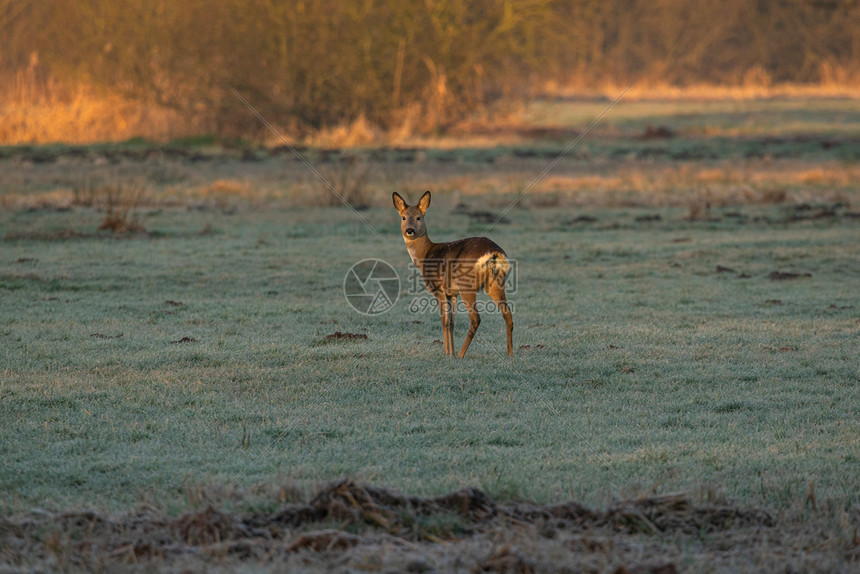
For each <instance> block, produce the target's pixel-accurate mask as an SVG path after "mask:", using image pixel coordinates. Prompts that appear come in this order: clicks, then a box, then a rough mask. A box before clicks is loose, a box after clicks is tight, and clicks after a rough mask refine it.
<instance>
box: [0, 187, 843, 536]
mask: <svg viewBox="0 0 860 574" xmlns="http://www.w3.org/2000/svg"><path fill="white" fill-rule="evenodd" d="M410 199H413V200H414V198H410ZM440 199H442V201H440V202H439V203H437V204H435V205H434V209H431V211H430V212H428V218H429V219H428V226H429V228H430V231H431V237H432V238H433V239H434V240H437V241H440V240H447V239H453V238H455V237H462V236H467V235H470V234H476V233H480V232H481V231H483V228H484V226H483V225H482V224H478V223H475V222H470V221H469V219H468V218H467V217H465V216H463V215H457V214H452V213H450V211H449V210H448V208H447V206H446V198H445V197H444V195H443V196H442V197H441V198H440ZM739 209H740V210H741V211H747V212H749V213H750V214H753V213H755V214H765V215H767V216H768V217H770V221H771V222H770V223H769V222H766V221H764V220H761V221H758V222H754V221H753V220H752V219H750V220H747V221H746V222H744V221H742V220H741V219H739V218H733V217H724V218H722V219H721V220H720V221H709V222H687V221H685V220H684V217H685V216H686V215H687V213H686V211H685V210H671V209H661V210H647V213H654V212H659V213H660V214H661V215H662V219H661V220H660V221H657V222H652V223H642V222H637V221H636V220H635V217H636V216H637V215H641V213H642V212H641V211H637V210H610V209H606V210H602V209H592V210H587V211H585V212H584V211H582V210H576V211H574V210H562V209H546V210H519V209H514V210H513V211H511V212H510V213H509V214H508V215H507V217H508V218H509V219H510V220H511V223H509V224H507V225H500V226H497V227H496V228H495V229H493V230H492V232H491V233H490V236H491V237H492V238H493V239H495V240H496V241H497V242H498V243H499V244H501V245H502V246H504V247H505V249H506V250H507V252H508V254H509V255H510V256H511V257H513V258H515V259H517V261H518V265H519V285H518V290H517V292H516V293H515V294H513V295H512V296H511V300H512V301H513V302H514V305H515V314H514V322H515V330H514V341H515V349H516V351H515V356H514V357H513V358H512V359H509V358H507V357H505V356H504V334H503V322H502V320H501V317H499V316H494V315H485V316H484V317H483V319H484V320H483V323H482V325H481V328H480V330H479V332H478V335H477V337H476V339H475V341H474V342H473V344H472V347H471V348H470V350H469V354H468V355H467V357H466V359H465V360H462V361H456V360H451V359H448V358H446V357H444V356H443V354H442V349H441V345H439V344H436V343H434V340H436V339H440V338H441V327H440V324H439V319H438V315H437V314H436V313H435V312H434V313H425V314H422V315H415V314H412V313H410V312H409V310H408V307H409V301H410V300H411V296H409V295H408V294H407V293H406V292H405V289H406V286H405V284H404V287H403V293H402V297H401V299H400V300H399V301H398V303H397V304H396V305H395V307H394V308H393V309H391V310H390V311H388V312H387V313H385V314H382V315H378V316H363V315H360V314H358V313H356V312H354V311H353V310H352V309H351V307H350V306H349V305H348V303H347V301H346V299H345V297H344V296H343V293H342V285H343V280H344V276H345V274H346V272H347V270H348V269H349V268H350V266H351V265H352V264H353V263H355V262H357V261H359V260H362V259H366V258H372V257H376V258H380V259H383V260H385V261H388V262H389V263H391V264H392V265H393V266H394V267H395V268H396V269H397V270H398V272H399V273H400V275H401V278H404V277H405V276H406V265H407V261H408V256H407V254H406V251H405V248H404V247H403V244H402V240H401V239H400V238H399V235H398V223H397V221H396V217H395V214H394V212H393V210H391V209H371V210H368V211H365V212H363V214H362V215H363V217H365V218H366V219H367V220H368V222H369V223H370V224H371V225H372V226H373V227H374V228H375V229H376V230H377V231H378V232H379V233H380V234H381V235H382V236H383V237H384V239H385V242H382V241H380V240H379V239H378V238H377V237H375V236H374V235H373V234H372V233H370V232H369V231H368V230H367V228H366V227H364V225H363V224H362V223H361V222H359V221H358V220H357V219H356V218H355V217H354V216H353V215H352V214H351V213H350V212H348V211H347V210H345V209H331V208H318V209H311V208H289V209H287V208H271V209H260V208H254V207H252V206H248V207H245V208H242V209H239V210H238V211H237V212H236V213H234V214H233V215H225V214H223V213H222V212H221V211H218V210H215V209H209V210H206V209H202V210H196V211H187V210H185V209H174V208H164V209H161V210H159V211H153V212H144V217H143V224H144V226H145V227H146V229H147V230H149V231H150V235H148V236H138V237H131V238H121V239H116V238H113V237H112V236H110V235H92V236H89V237H84V238H78V239H65V240H59V239H52V235H51V234H52V233H55V232H56V231H58V230H59V231H61V230H68V229H73V230H78V231H81V232H84V233H87V234H92V233H93V232H94V231H95V228H96V227H97V225H98V221H99V220H100V217H101V214H99V213H97V212H95V211H93V210H90V209H86V208H77V207H76V208H73V209H72V210H70V211H60V212H57V211H52V210H35V211H11V210H6V211H3V212H2V213H0V234H2V236H5V237H6V238H7V239H6V240H4V241H3V242H2V243H0V299H2V306H0V437H2V438H0V461H2V462H0V490H2V491H3V492H6V493H8V494H7V496H6V497H5V498H4V501H3V503H2V505H3V508H4V509H5V510H6V511H15V510H17V509H20V508H31V507H42V508H52V509H53V508H67V507H70V506H90V507H97V508H105V509H108V510H118V509H126V508H128V507H129V506H131V505H134V504H136V503H139V502H141V501H150V502H155V503H157V504H159V505H161V506H162V507H164V508H165V509H167V510H169V511H171V512H176V511H180V510H183V509H186V508H187V507H189V506H193V505H194V503H195V500H197V499H196V498H195V497H194V496H192V495H191V494H190V493H192V492H194V491H195V489H196V488H199V487H201V485H202V487H203V488H213V489H223V490H224V491H225V492H232V493H233V500H234V502H235V504H237V505H239V506H246V507H253V506H254V505H257V504H263V505H265V504H275V502H274V501H272V500H270V499H266V497H265V496H263V495H262V494H255V493H262V492H269V490H267V489H269V487H270V486H272V485H277V484H282V483H295V484H299V485H303V484H304V485H311V484H315V483H317V482H319V481H325V480H329V479H333V478H337V477H341V476H344V475H349V476H353V477H356V478H358V479H361V480H366V481H370V482H374V483H378V484H384V485H387V486H390V487H394V488H398V489H402V490H404V491H408V492H411V493H415V494H438V493H443V492H446V491H449V490H451V489H454V488H458V487H460V486H463V485H474V486H478V487H480V488H482V489H484V490H486V491H487V492H488V493H489V494H490V495H491V496H496V497H499V498H501V499H508V500H510V499H516V498H531V499H536V500H540V501H550V500H561V499H567V498H574V499H577V500H579V501H582V502H585V503H596V504H600V503H603V502H605V501H606V500H607V499H608V498H610V497H613V496H626V495H631V494H635V493H637V492H643V491H648V490H650V489H656V490H658V491H661V492H666V491H671V490H675V489H688V488H696V487H699V486H702V485H704V486H706V487H708V488H716V489H718V490H720V491H722V492H725V493H726V494H727V495H729V496H730V497H732V498H735V499H737V500H741V501H744V502H749V503H760V504H766V505H770V506H775V507H797V506H798V505H799V506H801V507H802V505H803V503H804V500H805V497H806V494H807V492H808V488H809V486H808V485H809V483H814V485H815V491H816V493H817V496H818V499H819V501H821V500H826V499H829V500H831V501H833V504H838V505H843V504H851V503H857V502H858V501H860V454H858V453H860V451H858V443H857V437H858V436H860V363H858V360H857V357H858V349H860V324H858V321H860V300H858V293H860V252H858V250H857V247H856V246H857V245H858V240H860V231H858V226H857V221H856V219H849V218H835V219H834V218H825V219H820V220H804V221H795V222H790V221H788V220H787V219H786V218H785V214H786V208H785V207H782V206H777V207H772V208H767V207H743V208H739ZM724 211H728V209H726V210H719V209H716V210H712V216H720V215H722V213H723V212H724ZM732 211H738V209H732ZM583 213H586V214H589V215H592V216H594V217H595V218H596V221H594V222H591V223H582V224H571V223H569V222H570V221H571V220H573V218H574V217H577V216H579V215H582V214H583ZM34 230H35V231H39V232H40V233H41V235H38V236H33V237H32V238H27V237H28V236H27V235H26V233H28V232H33V231H34ZM718 265H719V266H724V267H729V268H732V269H733V270H734V271H733V272H722V273H718V272H717V271H716V268H717V266H718ZM775 270H779V271H790V272H798V273H811V277H800V278H797V279H794V280H788V281H773V280H770V279H769V274H770V273H771V272H772V271H775ZM741 275H744V276H748V277H741ZM457 320H458V323H457V331H456V335H455V336H456V340H457V342H460V341H462V337H463V334H464V330H465V325H466V318H465V316H463V315H462V314H461V315H458V318H457ZM334 331H342V332H344V331H345V332H352V333H363V334H366V335H367V336H368V339H367V340H359V341H340V342H326V341H325V336H326V335H327V334H330V333H332V332H334ZM183 338H190V339H194V341H192V342H188V341H186V342H178V341H182V340H183ZM521 345H523V346H524V345H528V346H529V348H525V349H520V348H519V347H520V346H521ZM539 345H542V347H539ZM432 527H433V528H436V526H432ZM443 527H445V526H444V525H442V526H439V528H443ZM428 528H429V527H428Z"/></svg>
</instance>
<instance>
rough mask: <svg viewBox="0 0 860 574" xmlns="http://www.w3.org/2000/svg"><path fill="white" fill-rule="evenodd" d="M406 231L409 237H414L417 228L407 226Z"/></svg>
mask: <svg viewBox="0 0 860 574" xmlns="http://www.w3.org/2000/svg"><path fill="white" fill-rule="evenodd" d="M405 233H406V235H407V236H408V237H412V236H413V235H415V230H414V229H412V228H411V227H407V228H406V232H405Z"/></svg>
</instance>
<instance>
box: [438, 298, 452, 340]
mask: <svg viewBox="0 0 860 574" xmlns="http://www.w3.org/2000/svg"><path fill="white" fill-rule="evenodd" d="M436 303H437V305H438V306H439V318H440V319H442V348H443V349H444V352H445V354H446V355H450V354H451V353H450V352H449V350H448V349H449V348H450V346H451V343H450V340H449V337H448V319H449V316H448V301H447V298H446V297H445V295H443V294H439V295H437V296H436Z"/></svg>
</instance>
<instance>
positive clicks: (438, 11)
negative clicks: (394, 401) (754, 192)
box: [0, 0, 860, 142]
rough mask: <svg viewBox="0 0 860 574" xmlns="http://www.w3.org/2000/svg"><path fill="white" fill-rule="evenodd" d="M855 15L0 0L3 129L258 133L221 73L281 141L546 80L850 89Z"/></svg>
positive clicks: (730, 7)
mask: <svg viewBox="0 0 860 574" xmlns="http://www.w3.org/2000/svg"><path fill="white" fill-rule="evenodd" d="M857 21H860V4H858V3H856V2H786V3H758V4H754V5H751V4H750V3H749V2H746V1H745V0H716V1H714V2H708V3H705V4H702V3H699V2H695V1H694V0H671V1H669V0H660V1H656V2H655V1H645V0H634V1H632V2H631V1H629V0H578V1H574V0H564V1H562V0H518V1H516V2H513V1H510V0H467V1H459V0H458V1H455V0H405V1H404V0H376V1H375V2H341V1H338V0H319V1H315V2H303V1H298V0H295V1H289V2H271V1H269V0H223V1H221V2H211V1H209V0H184V1H183V2H174V3H168V2H152V1H151V0H127V1H125V2H111V1H110V0H80V1H77V2H67V1H64V0H43V1H40V2H33V3H23V4H22V3H16V2H6V3H2V4H0V38H2V40H0V78H2V79H3V80H4V83H5V84H6V85H11V84H12V83H15V82H17V84H16V86H17V88H16V89H11V90H4V93H3V94H0V141H6V142H10V141H28V140H31V141H44V140H45V139H51V137H54V138H59V139H65V138H67V139H70V140H74V141H93V140H96V139H106V138H109V139H121V138H124V137H126V136H128V135H131V134H133V135H146V136H148V137H154V138H165V137H172V136H174V135H177V134H178V133H205V132H208V133H218V134H223V135H231V136H242V137H256V136H260V135H262V132H263V131H264V130H265V128H263V127H262V126H261V124H260V122H259V121H258V119H257V118H256V117H255V116H254V115H253V114H251V113H249V112H248V110H247V109H246V108H245V107H244V106H243V104H242V103H241V102H240V101H238V99H237V98H236V97H235V96H234V94H233V93H232V92H231V90H230V89H229V87H228V85H229V86H233V87H235V88H236V89H237V90H238V91H239V92H240V93H241V94H243V95H244V96H245V97H246V98H247V99H248V101H249V102H251V103H252V104H253V106H254V107H255V108H256V109H257V110H258V111H259V113H260V114H262V115H263V116H264V117H265V118H267V120H268V121H270V122H271V123H272V124H273V125H274V126H275V127H277V128H278V129H279V130H280V131H282V132H283V133H286V134H289V135H290V136H291V137H296V136H303V135H306V134H308V133H310V132H319V131H320V130H325V129H329V130H331V129H335V128H336V127H337V126H341V125H347V126H349V125H352V126H353V127H354V126H355V125H356V123H355V122H365V123H366V124H367V125H370V126H375V127H374V128H373V129H380V130H383V131H384V132H385V133H388V134H391V135H392V137H396V138H401V139H402V138H403V137H405V136H408V135H409V134H411V133H434V132H437V131H440V130H444V129H445V128H447V127H449V126H451V125H452V124H453V123H456V122H457V121H460V120H462V119H463V118H465V117H468V116H469V115H470V114H473V113H474V112H475V111H476V110H480V109H482V108H485V107H486V106H487V105H488V104H492V103H493V102H498V101H500V100H507V101H509V100H512V99H517V98H523V97H526V96H529V95H533V94H534V93H535V92H536V91H539V90H541V89H542V88H544V87H546V86H556V87H565V86H574V87H577V86H578V87H580V88H583V87H593V86H595V85H607V84H614V85H619V86H626V85H629V83H631V82H632V81H634V80H642V81H644V82H658V83H661V84H663V85H680V86H685V85H691V84H709V85H713V84H728V85H735V86H745V87H746V88H747V89H753V88H758V87H761V86H764V87H768V86H770V85H775V84H783V83H786V82H793V83H809V82H812V83H824V84H827V85H837V84H839V85H842V84H846V83H849V84H854V85H856V84H857V83H858V79H860V61H858V58H860V55H858V52H857V50H856V44H857V39H856V31H855V30H854V26H853V25H852V24H851V23H852V22H855V23H856V22H857ZM801 39H802V40H801ZM852 46H855V47H854V48H852ZM49 108H51V109H53V110H54V113H53V114H51V113H48V112H49ZM67 120H69V121H67ZM66 123H68V124H69V125H68V126H66V127H63V126H64V124H66ZM72 123H73V124H74V126H72V125H71V124H72ZM52 129H53V130H54V131H53V132H51V130H52ZM371 131H372V130H366V132H367V133H370V132H371ZM405 132H406V133H405ZM48 133H53V134H54V135H53V136H48V135H45V134H48ZM329 133H331V132H329ZM102 134H105V135H102ZM347 135H350V134H347ZM351 135H355V134H351ZM344 137H346V136H344ZM346 139H350V137H346Z"/></svg>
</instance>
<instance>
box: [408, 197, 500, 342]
mask: <svg viewBox="0 0 860 574" xmlns="http://www.w3.org/2000/svg"><path fill="white" fill-rule="evenodd" d="M391 198H392V199H393V200H394V208H395V209H396V210H397V212H398V213H399V214H400V219H401V221H400V232H401V233H402V234H403V241H404V242H406V249H407V250H408V251H409V257H411V258H412V263H414V264H415V267H417V268H418V269H419V270H420V271H421V276H422V277H423V278H424V285H425V286H426V287H427V290H428V291H429V292H430V294H431V295H433V296H434V297H435V298H436V301H437V302H438V304H439V313H440V314H441V316H442V342H443V345H444V347H445V354H446V355H452V356H453V355H454V310H455V308H456V306H457V296H458V295H459V296H460V297H462V298H463V303H465V305H466V309H467V310H468V311H469V332H468V333H466V340H465V341H463V346H462V347H460V352H459V353H457V356H458V357H459V358H461V359H462V358H463V356H465V354H466V351H467V350H468V349H469V345H470V344H471V343H472V337H474V336H475V331H477V330H478V325H480V324H481V317H480V316H479V315H478V311H477V309H476V308H475V301H476V299H477V296H478V292H479V291H481V290H486V292H487V295H489V296H490V298H491V299H492V300H493V301H495V302H496V304H497V305H498V307H499V310H500V311H501V312H502V317H504V319H505V324H506V325H507V329H508V355H513V354H514V343H513V331H514V322H513V320H512V319H511V310H510V308H509V307H508V301H507V299H506V297H505V277H506V276H507V274H508V271H509V270H510V268H511V265H510V263H509V262H508V257H507V255H505V251H504V250H503V249H502V248H501V247H499V246H498V245H496V244H495V243H494V242H492V241H490V240H489V239H487V238H486V237H469V238H467V239H459V240H457V241H451V242H449V243H433V242H432V241H430V238H429V237H427V227H426V225H425V224H424V213H425V212H426V211H427V208H428V207H430V192H429V191H427V192H425V193H424V195H422V196H421V199H419V200H418V205H415V206H412V205H407V204H406V202H405V201H404V200H403V198H402V197H400V195H399V194H397V193H394V194H393V195H392V196H391Z"/></svg>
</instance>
